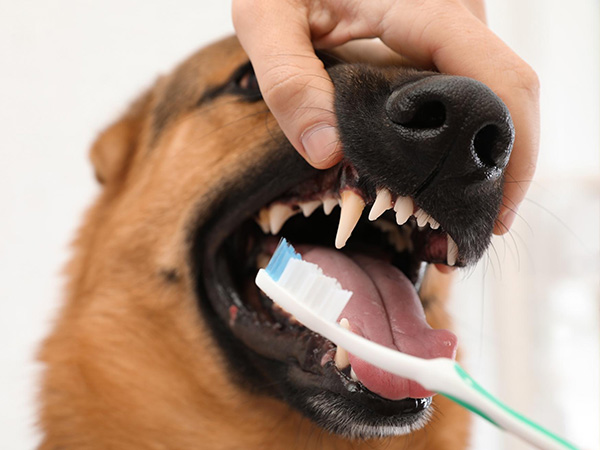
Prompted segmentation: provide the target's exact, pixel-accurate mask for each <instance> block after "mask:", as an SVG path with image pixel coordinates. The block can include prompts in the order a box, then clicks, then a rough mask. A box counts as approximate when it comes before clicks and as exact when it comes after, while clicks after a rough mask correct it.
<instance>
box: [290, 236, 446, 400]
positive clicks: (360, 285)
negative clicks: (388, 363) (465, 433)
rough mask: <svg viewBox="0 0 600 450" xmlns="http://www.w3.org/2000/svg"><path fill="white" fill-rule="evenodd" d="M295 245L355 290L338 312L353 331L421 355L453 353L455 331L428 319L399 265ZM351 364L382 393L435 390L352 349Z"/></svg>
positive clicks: (393, 394) (409, 394)
mask: <svg viewBox="0 0 600 450" xmlns="http://www.w3.org/2000/svg"><path fill="white" fill-rule="evenodd" d="M298 250H299V251H300V252H301V253H302V258H303V259H305V260H306V261H310V262H312V263H315V264H317V265H318V266H319V267H321V269H323V272H324V273H325V274H326V275H328V276H330V277H334V278H336V279H337V280H338V281H339V282H340V284H341V285H342V286H343V287H344V289H348V290H350V291H352V292H353V293H354V294H353V295H352V298H351V299H350V302H349V303H348V305H347V306H346V308H344V311H342V314H341V315H340V318H342V317H345V318H347V319H348V321H349V322H350V328H351V329H352V331H353V332H354V333H356V334H359V335H361V336H364V337H365V338H367V339H369V340H371V341H374V342H377V343H379V344H381V345H384V346H386V347H390V348H394V349H398V350H400V351H401V352H404V353H408V354H409V355H414V356H418V357H421V358H426V359H431V358H437V357H439V356H443V357H447V358H454V357H455V355H456V336H454V334H452V333H451V332H450V331H447V330H434V329H432V328H431V327H430V326H429V325H428V324H427V322H426V321H425V312H424V311H423V307H422V306H421V302H420V301H419V297H418V296H417V292H416V291H415V288H414V287H413V285H412V283H411V282H410V281H409V280H408V278H406V276H404V274H403V273H402V272H401V271H400V270H398V269H397V268H395V267H394V266H392V265H391V264H389V263H387V262H385V261H381V260H378V259H375V258H373V257H370V256H366V255H353V256H351V257H349V256H347V255H345V254H344V253H342V252H339V251H336V250H332V249H329V248H325V247H309V246H304V247H303V246H299V249H298ZM350 364H351V365H352V369H354V372H355V373H356V376H357V377H358V379H359V380H360V382H361V383H362V384H364V385H365V386H366V387H367V388H368V389H369V390H370V391H372V392H375V393H376V394H379V395H381V396H382V397H385V398H388V399H392V400H398V399H402V398H406V397H412V398H422V397H430V396H431V395H433V393H432V392H429V391H427V390H426V389H425V388H423V387H422V386H421V385H419V384H418V383H416V382H414V381H411V380H407V379H406V378H401V377H398V376H396V375H392V374H390V373H388V372H384V371H383V370H381V369H379V368H377V367H375V366H373V365H371V364H369V363H367V362H365V361H362V360H361V359H360V358H357V357H356V356H354V355H352V354H351V353H350Z"/></svg>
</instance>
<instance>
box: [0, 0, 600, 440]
mask: <svg viewBox="0 0 600 450" xmlns="http://www.w3.org/2000/svg"><path fill="white" fill-rule="evenodd" d="M599 14H600V12H599V6H598V2H597V1H596V0H579V1H573V2H563V1H558V0H552V1H548V0H535V1H534V0H530V1H525V0H510V1H507V0H494V1H493V2H489V17H490V25H491V27H492V28H493V29H494V30H495V31H496V32H497V33H498V34H499V35H500V36H501V37H502V38H503V39H504V40H505V41H507V42H508V43H509V45H511V46H512V47H513V48H514V49H515V50H516V51H517V52H518V53H519V54H520V55H521V56H523V57H524V58H525V59H526V60H527V61H528V62H529V63H530V64H531V65H532V66H533V67H534V68H535V69H536V70H537V71H538V74H539V75H540V79H541V82H542V151H541V155H540V161H539V166H538V174H537V175H536V182H535V183H534V185H533V187H532V189H531V193H530V196H529V200H527V201H526V202H525V203H524V205H523V207H522V208H521V210H520V218H519V219H517V222H516V225H515V228H514V231H513V232H512V233H511V234H510V236H508V237H505V238H499V239H496V240H495V241H494V248H493V250H491V251H490V252H489V253H488V255H489V256H488V257H486V258H484V260H483V261H482V263H481V264H480V266H479V267H478V268H477V269H476V270H474V271H471V272H469V273H465V274H464V275H463V277H462V278H463V279H462V280H461V281H460V283H459V286H458V287H457V289H456V292H455V299H454V302H453V305H452V314H453V317H454V318H455V323H456V329H457V332H458V334H459V338H460V341H461V346H462V348H463V349H464V351H465V353H466V360H465V365H466V366H467V367H468V369H469V370H470V371H471V372H472V373H473V374H474V375H475V376H476V378H479V379H480V380H481V382H482V383H483V384H484V385H486V386H488V387H490V388H491V390H492V391H494V392H495V393H498V394H499V395H500V396H501V397H502V398H503V399H505V400H506V401H507V402H508V403H510V404H511V405H513V406H515V407H517V409H520V410H521V411H523V412H524V413H526V414H528V415H530V416H532V417H534V418H536V419H538V420H539V421H541V422H542V423H543V424H545V425H547V426H549V427H551V428H552V429H553V430H555V431H557V432H560V433H562V434H564V435H565V436H567V437H568V438H569V439H571V440H573V441H576V442H577V443H578V444H580V445H581V446H582V447H584V448H587V449H596V448H600V437H599V436H598V429H599V424H600V412H599V405H598V400H599V398H600V392H599V383H600V370H599V354H600V349H599V331H598V329H599V325H598V324H599V315H600V314H599V304H600V298H599V297H600V293H599V291H600V282H599V272H600V266H599V256H598V255H599V247H600V245H599V234H600V225H599V216H600V162H599V159H600V150H599V149H600V145H599V131H598V130H599V124H600V118H599V109H598V105H599V103H600V94H599V80H600V68H599V66H600V64H599V57H600V48H599V31H598V30H599V25H598V20H599ZM229 15H230V12H229V4H228V2H217V1H208V0H197V1H189V0H187V1H179V2H167V1H153V2H142V1H134V0H105V1H102V2H98V1H95V2H92V1H84V0H59V1H53V2H42V1H24V0H21V1H19V2H8V0H1V3H0V64H1V66H0V131H1V134H0V136H1V141H0V142H1V144H0V343H1V345H0V449H30V448H34V447H35V446H36V444H37V442H38V440H39V436H38V434H37V432H36V430H35V427H34V423H35V395H36V379H37V377H38V376H39V370H40V368H39V366H38V365H37V364H36V363H35V351H36V348H37V347H38V344H39V341H40V339H41V338H42V337H43V336H44V335H45V334H46V333H47V331H48V329H49V326H50V324H51V321H52V317H53V315H54V314H55V312H56V311H57V308H58V305H59V303H60V298H61V287H62V284H63V279H62V278H61V275H60V273H61V267H62V266H63V265H64V262H65V261H66V259H67V257H68V255H69V249H68V244H69V242H70V239H71V238H72V236H73V234H74V231H75V228H76V226H77V224H78V223H79V221H80V219H81V215H82V212H83V211H84V209H85V207H86V206H87V205H89V204H90V203H91V201H92V199H93V198H94V196H95V194H96V192H97V187H96V186H95V183H94V181H93V177H92V172H91V168H90V165H89V163H88V160H87V151H88V149H89V147H90V144H91V142H92V141H93V139H94V137H95V136H96V134H97V133H98V132H99V131H100V130H101V129H102V127H103V126H104V125H105V124H107V123H108V122H110V121H111V120H112V119H114V118H115V117H116V116H117V114H119V113H120V111H121V110H122V109H123V108H124V107H125V106H126V105H127V103H128V102H129V101H130V100H131V99H132V98H133V97H134V96H135V95H136V94H137V93H138V92H140V91H141V90H142V89H143V88H144V87H146V86H148V85H149V84H150V83H152V81H153V80H154V79H155V77H156V76H157V75H158V74H160V73H164V72H166V71H168V70H169V69H170V68H172V67H173V65H174V64H176V63H177V62H179V61H180V60H181V59H183V58H184V57H185V56H187V55H188V54H190V53H191V52H192V51H193V50H195V49H196V48H198V47H200V46H202V45H203V44H205V43H207V42H210V41H212V40H215V39H217V38H219V37H221V36H223V35H226V34H229V33H231V32H232V26H231V24H230V18H229ZM476 430H477V432H476V435H475V437H474V440H473V445H472V448H474V449H481V450H484V449H485V450H490V449H492V450H493V449H511V450H513V449H519V448H527V447H525V446H521V444H520V443H518V442H517V441H515V440H513V439H512V438H509V437H506V436H504V435H503V434H502V433H500V432H499V431H497V430H495V429H493V428H492V427H491V426H490V425H489V424H487V423H485V422H483V421H482V420H479V419H477V420H476Z"/></svg>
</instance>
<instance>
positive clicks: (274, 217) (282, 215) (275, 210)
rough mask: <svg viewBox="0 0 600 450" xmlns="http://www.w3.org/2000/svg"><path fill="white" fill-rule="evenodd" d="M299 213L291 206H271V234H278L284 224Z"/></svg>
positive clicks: (279, 204) (277, 204) (278, 204)
mask: <svg viewBox="0 0 600 450" xmlns="http://www.w3.org/2000/svg"><path fill="white" fill-rule="evenodd" d="M297 212H298V211H294V209H293V208H292V207H291V206H288V205H284V204H282V203H276V204H274V205H273V206H271V210H270V211H269V213H270V217H269V224H270V225H271V233H273V234H277V233H279V231H280V230H281V227H283V224H284V223H285V222H286V221H287V220H288V219H289V218H290V217H292V216H293V215H295V214H296V213H297Z"/></svg>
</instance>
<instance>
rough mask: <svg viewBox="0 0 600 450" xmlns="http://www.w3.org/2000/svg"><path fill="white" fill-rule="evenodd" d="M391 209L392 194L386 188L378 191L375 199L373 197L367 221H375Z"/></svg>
mask: <svg viewBox="0 0 600 450" xmlns="http://www.w3.org/2000/svg"><path fill="white" fill-rule="evenodd" d="M391 208H392V194H391V193H390V191H389V190H388V189H386V188H383V189H379V190H378V191H377V197H375V202H374V203H373V206H372V207H371V211H370V212H369V220H370V221H373V220H377V218H378V217H379V216H381V215H382V214H383V213H384V212H386V211H387V210H388V209H391Z"/></svg>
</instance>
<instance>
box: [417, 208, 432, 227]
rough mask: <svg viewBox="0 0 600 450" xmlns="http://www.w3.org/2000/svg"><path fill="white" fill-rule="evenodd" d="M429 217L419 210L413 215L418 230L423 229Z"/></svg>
mask: <svg viewBox="0 0 600 450" xmlns="http://www.w3.org/2000/svg"><path fill="white" fill-rule="evenodd" d="M430 217H431V216H430V215H429V214H427V213H426V212H425V211H423V210H422V209H421V208H419V210H418V211H417V212H416V213H415V218H416V219H417V225H418V226H419V228H423V227H424V226H425V225H427V222H429V218H430Z"/></svg>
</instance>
